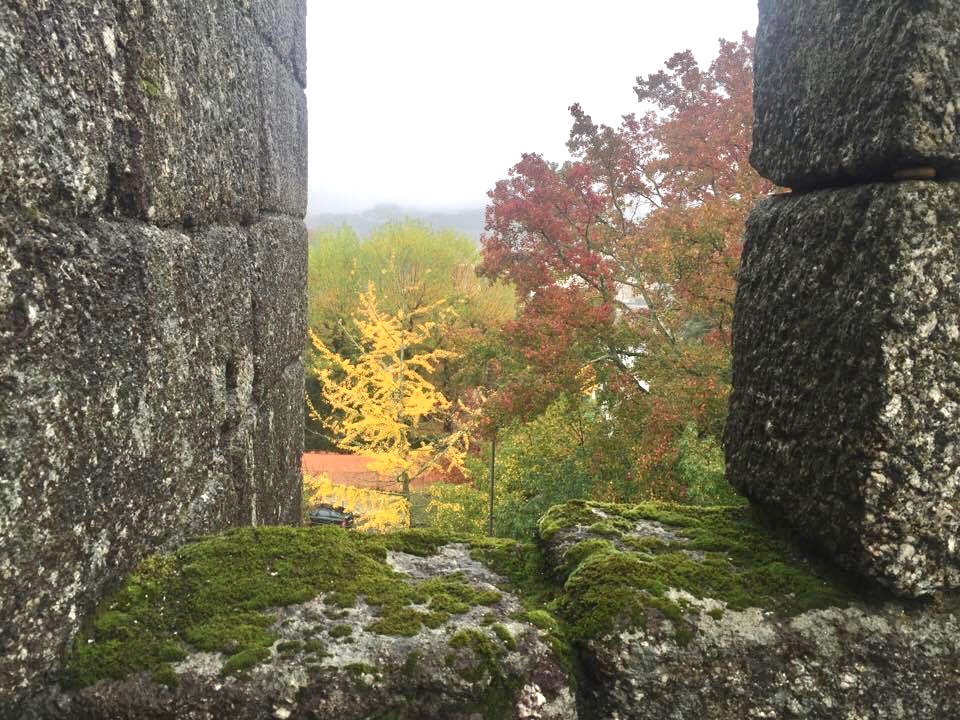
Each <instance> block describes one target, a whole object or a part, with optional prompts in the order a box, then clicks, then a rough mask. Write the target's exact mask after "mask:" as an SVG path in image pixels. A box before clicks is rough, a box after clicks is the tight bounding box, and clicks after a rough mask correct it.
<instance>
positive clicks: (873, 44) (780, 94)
mask: <svg viewBox="0 0 960 720" xmlns="http://www.w3.org/2000/svg"><path fill="white" fill-rule="evenodd" d="M958 56H960V2H958V0H879V1H877V2H851V1H850V0H761V1H760V25H759V30H758V33H757V53H756V67H755V90H754V105H755V119H754V143H753V154H752V156H751V160H752V163H753V165H754V167H756V168H757V170H759V171H760V174H761V175H764V176H765V177H768V178H770V179H771V180H773V181H774V182H776V183H778V184H780V185H783V186H786V187H790V188H794V189H803V188H812V187H822V186H828V185H838V184H845V183H850V182H857V181H864V180H881V179H885V178H890V177H892V176H893V173H894V172H895V171H897V170H899V169H903V168H910V167H916V166H929V167H933V168H936V169H938V170H940V171H941V172H942V173H950V174H955V173H956V172H957V170H958V169H960V133H958V127H957V124H958V119H960V118H958V113H960V64H958V63H957V62H956V58H957V57H958Z"/></svg>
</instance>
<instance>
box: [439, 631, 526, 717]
mask: <svg viewBox="0 0 960 720" xmlns="http://www.w3.org/2000/svg"><path fill="white" fill-rule="evenodd" d="M504 630H506V628H504ZM507 634H509V631H507ZM511 639H512V638H511ZM450 647H451V648H452V649H453V650H455V651H456V653H455V655H454V656H452V657H450V658H448V661H449V662H451V664H453V665H454V666H455V667H457V668H458V669H459V671H460V674H461V676H462V677H463V678H464V679H465V680H467V681H469V682H471V683H476V684H477V685H479V686H480V688H482V692H481V695H480V697H478V698H477V701H476V702H475V703H473V704H472V706H470V707H466V708H464V710H465V711H467V712H469V711H471V710H472V711H474V712H476V713H477V714H478V715H480V716H482V717H483V718H484V719H485V720H500V719H501V718H504V717H508V716H509V715H510V710H511V709H512V706H513V702H514V700H515V698H516V696H517V693H518V692H519V690H520V685H521V680H520V678H519V677H516V676H513V675H508V674H506V673H505V672H504V669H503V662H502V659H503V656H504V650H503V649H501V648H500V647H499V646H498V645H497V643H496V642H494V640H493V639H492V638H491V637H490V636H488V635H487V634H486V633H484V632H482V631H480V630H476V629H473V628H467V629H462V630H458V631H457V632H456V633H454V635H453V636H452V637H451V638H450ZM458 658H459V659H458Z"/></svg>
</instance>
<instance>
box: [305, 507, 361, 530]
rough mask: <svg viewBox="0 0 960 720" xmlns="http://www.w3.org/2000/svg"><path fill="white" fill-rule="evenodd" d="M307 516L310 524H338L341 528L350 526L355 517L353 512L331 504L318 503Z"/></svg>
mask: <svg viewBox="0 0 960 720" xmlns="http://www.w3.org/2000/svg"><path fill="white" fill-rule="evenodd" d="M308 517H309V518H310V524H311V525H339V526H340V527H342V528H352V527H353V524H354V523H355V522H356V519H357V517H356V515H354V514H353V513H349V512H347V511H346V510H344V509H343V508H342V507H341V508H337V507H333V506H332V505H318V506H317V507H315V508H314V509H313V510H311V511H310V513H309V515H308Z"/></svg>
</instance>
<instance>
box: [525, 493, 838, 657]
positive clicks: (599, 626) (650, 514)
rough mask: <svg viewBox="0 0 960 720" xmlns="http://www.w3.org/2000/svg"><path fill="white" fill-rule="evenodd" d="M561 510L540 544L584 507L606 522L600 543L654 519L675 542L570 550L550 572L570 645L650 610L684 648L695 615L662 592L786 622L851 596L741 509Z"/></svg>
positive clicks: (596, 543) (585, 545)
mask: <svg viewBox="0 0 960 720" xmlns="http://www.w3.org/2000/svg"><path fill="white" fill-rule="evenodd" d="M568 505H570V506H571V507H566V506H560V507H559V508H553V509H551V511H550V512H549V513H547V515H546V516H544V522H542V525H546V528H547V533H546V534H547V535H550V534H555V533H556V532H559V530H560V529H561V528H562V523H563V522H567V521H569V520H570V519H571V518H573V519H575V520H576V522H577V524H580V525H582V524H583V522H582V518H583V517H584V514H585V512H584V509H585V507H586V508H590V507H593V508H596V509H598V510H600V511H602V512H603V513H604V514H605V515H608V516H609V517H610V520H609V521H604V523H603V524H602V525H603V527H601V528H600V529H601V530H602V531H603V534H605V535H610V533H608V532H607V530H609V529H610V528H614V529H616V530H617V531H618V532H621V531H623V530H628V529H629V528H630V527H631V526H632V525H633V524H634V523H636V522H637V521H639V520H645V521H651V520H652V521H656V522H660V523H663V524H665V525H669V526H671V527H672V528H674V529H675V533H676V535H677V537H678V540H676V541H674V542H664V541H663V540H660V539H647V538H642V537H639V538H638V537H632V538H631V537H630V536H629V535H622V534H621V536H620V537H619V538H618V539H617V540H616V542H619V543H620V547H622V548H623V549H622V550H618V549H617V547H615V545H614V544H613V543H612V542H610V541H609V540H604V539H600V538H590V539H587V540H584V541H582V542H580V543H578V544H576V545H574V546H573V547H571V548H570V549H568V550H567V551H566V553H565V554H564V558H563V562H562V564H561V566H560V567H559V568H558V570H559V575H560V577H559V580H561V581H562V582H563V592H562V594H560V595H558V601H557V603H556V606H557V608H558V610H559V612H560V615H561V616H562V617H563V619H564V621H565V623H566V626H567V629H568V631H569V634H570V637H571V638H573V639H574V640H585V639H589V638H595V637H598V636H602V635H605V634H608V633H610V632H613V631H615V630H616V629H617V628H619V627H625V626H633V625H638V624H642V623H643V622H645V620H646V617H647V613H648V611H651V610H653V611H656V612H657V613H659V614H661V615H663V616H665V617H666V618H667V619H669V620H670V621H671V622H672V623H673V626H674V629H675V632H676V635H677V639H678V642H680V643H681V644H682V643H684V642H685V641H687V640H689V638H690V637H691V633H692V631H693V626H692V624H691V623H690V622H689V621H688V620H687V617H688V613H690V612H694V611H695V609H693V608H690V607H687V606H686V605H685V604H684V603H682V602H674V601H671V600H669V599H668V598H667V597H666V594H667V591H668V590H669V589H670V588H674V589H677V590H683V591H685V592H687V593H689V594H690V595H692V596H694V597H696V598H714V599H717V600H721V601H723V602H725V603H726V604H727V606H728V607H729V608H731V609H744V608H748V607H759V608H762V609H765V610H770V611H772V612H774V613H776V614H778V615H781V616H784V617H790V616H793V615H796V614H799V613H801V612H804V611H806V610H810V609H815V608H822V607H830V606H845V605H847V604H849V602H850V601H851V600H852V599H853V597H854V592H853V588H851V587H850V586H849V585H847V584H845V582H844V580H843V579H842V578H840V577H838V576H836V575H834V574H833V573H832V572H830V571H829V570H828V569H827V568H825V567H824V566H822V565H817V564H814V563H812V562H811V561H810V559H809V558H807V557H806V556H804V555H802V554H801V553H799V552H798V550H797V549H796V546H795V545H794V544H793V543H792V542H791V541H790V539H789V538H786V537H784V536H782V535H779V534H778V533H777V532H775V531H773V530H772V529H771V528H769V527H765V526H764V524H763V522H762V520H761V519H760V518H758V517H756V516H753V515H752V514H751V512H750V510H749V509H748V508H744V507H732V508H704V507H687V506H679V505H658V504H653V503H649V504H643V505H636V506H616V505H607V504H602V503H580V502H578V503H569V504H568ZM594 517H596V516H595V515H594ZM608 524H609V527H608V526H607V525H608ZM596 526H597V524H596V523H595V524H593V525H591V526H590V528H589V529H590V531H591V532H593V531H594V530H595V529H596ZM543 534H544V533H543V532H541V535H543Z"/></svg>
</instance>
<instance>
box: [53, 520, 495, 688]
mask: <svg viewBox="0 0 960 720" xmlns="http://www.w3.org/2000/svg"><path fill="white" fill-rule="evenodd" d="M451 539H452V538H449V537H444V536H442V535H440V534H437V533H431V532H425V531H407V532H401V533H394V534H391V535H387V536H375V535H365V534H363V533H357V532H349V531H344V530H342V529H340V528H325V527H321V528H293V527H262V528H244V529H238V530H233V531H230V532H227V533H223V534H221V535H216V536H211V537H205V538H198V539H196V540H194V541H192V542H190V543H189V544H187V545H185V546H183V547H182V548H180V549H179V550H177V551H176V552H175V553H173V554H170V555H160V556H154V557H150V558H148V559H146V560H145V561H143V562H142V563H141V564H140V566H139V567H138V568H137V569H136V570H135V571H134V572H133V573H132V574H131V575H130V576H128V578H127V579H126V581H125V582H124V583H123V585H122V586H121V587H120V588H119V589H117V590H116V591H115V592H114V593H113V594H112V595H110V596H109V597H107V598H106V599H105V600H104V601H103V602H102V603H101V605H100V607H99V609H98V610H97V612H96V613H95V614H94V615H93V616H92V617H91V618H90V619H89V620H88V621H87V623H86V624H85V626H84V628H83V629H82V631H81V632H80V634H79V635H78V636H77V638H76V640H75V642H74V644H73V647H72V652H71V653H70V655H69V658H68V662H67V665H66V673H65V675H66V676H65V684H66V685H67V686H69V687H75V688H76V687H83V686H86V685H90V684H93V683H95V682H97V681H98V680H101V679H104V678H114V679H121V678H124V677H126V676H128V675H130V674H132V673H136V672H142V671H149V672H153V673H154V674H155V675H157V677H158V678H163V679H164V681H165V682H170V681H171V679H170V677H169V676H170V672H171V670H170V668H171V663H175V662H176V661H179V660H182V659H184V658H185V657H186V656H187V654H188V653H189V652H193V651H208V652H219V653H222V654H223V655H225V656H226V657H227V658H228V659H227V660H226V663H225V665H224V672H225V673H236V672H243V671H246V670H249V669H250V668H252V667H254V666H255V665H257V664H259V663H261V662H264V661H265V660H267V659H269V658H270V657H271V656H272V650H271V648H272V647H273V645H274V643H276V642H277V640H278V634H277V632H276V631H275V629H274V628H273V626H274V624H275V622H276V615H275V613H274V612H271V610H272V609H274V608H281V607H284V606H290V605H295V604H299V603H304V602H306V601H308V600H311V599H312V598H315V597H318V596H321V595H323V596H324V600H325V602H326V603H328V604H332V605H334V606H336V607H338V608H340V610H339V611H335V612H333V613H331V614H332V615H333V616H334V618H333V619H335V620H339V619H341V618H343V617H345V615H346V613H347V612H348V610H347V608H351V607H353V606H354V605H355V604H356V602H357V600H358V598H363V600H364V601H365V602H366V603H367V604H368V605H370V606H372V607H374V608H375V609H376V612H377V615H378V617H377V618H376V620H375V621H374V622H372V623H370V624H369V625H368V626H367V627H366V630H368V631H370V632H374V633H381V634H389V635H400V636H413V635H416V634H417V633H418V632H419V631H420V630H421V629H422V628H424V627H427V628H436V627H439V626H440V625H442V624H443V623H445V622H447V621H448V620H449V619H450V618H451V617H455V616H457V615H459V614H462V613H465V612H467V611H469V610H470V609H471V608H474V607H477V606H485V605H494V604H496V603H497V602H499V600H500V597H501V596H500V593H498V592H494V591H490V590H486V589H478V588H475V587H473V586H472V585H471V584H470V583H469V582H468V580H467V579H466V578H465V577H464V576H463V575H461V574H453V575H449V576H443V577H436V578H432V579H429V580H426V581H423V582H412V581H410V579H409V578H406V577H405V576H403V575H401V574H400V573H397V572H396V571H394V570H393V568H392V567H391V566H390V565H389V564H388V563H387V561H386V558H387V552H388V551H390V550H392V551H398V552H407V553H411V554H416V555H421V556H427V555H430V554H432V553H435V552H436V551H437V550H438V549H439V548H440V547H441V546H442V545H444V544H446V543H449V542H450V541H451ZM457 539H460V540H462V539H463V538H457ZM412 605H418V606H420V605H422V606H427V607H428V608H429V609H428V610H427V611H425V612H424V611H421V610H417V609H415V608H413V607H411V606H412ZM352 632H353V631H352V630H351V628H350V626H348V625H346V624H344V623H342V622H338V623H337V624H335V625H333V627H332V628H331V629H330V630H329V631H328V634H329V637H330V638H332V639H334V640H336V641H339V642H348V641H350V637H349V636H350V635H351V634H352ZM318 644H319V643H318ZM276 652H277V654H282V655H284V656H290V655H293V654H295V653H296V652H298V648H296V647H295V646H294V645H293V644H292V642H289V641H288V642H284V643H281V644H279V645H277V647H276ZM322 652H323V650H322V649H321V650H320V654H321V655H322ZM314 654H315V655H316V654H317V653H316V652H314Z"/></svg>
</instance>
